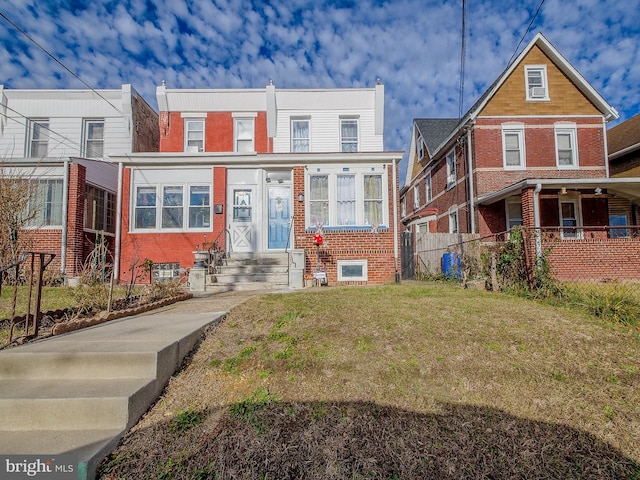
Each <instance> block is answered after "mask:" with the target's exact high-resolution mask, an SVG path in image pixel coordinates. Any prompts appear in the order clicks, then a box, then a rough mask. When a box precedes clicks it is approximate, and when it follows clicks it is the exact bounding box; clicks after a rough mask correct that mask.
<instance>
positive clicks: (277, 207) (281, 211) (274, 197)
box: [267, 185, 291, 249]
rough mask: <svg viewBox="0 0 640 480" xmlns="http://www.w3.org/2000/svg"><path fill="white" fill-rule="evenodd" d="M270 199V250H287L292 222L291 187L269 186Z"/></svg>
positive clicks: (268, 226)
mask: <svg viewBox="0 0 640 480" xmlns="http://www.w3.org/2000/svg"><path fill="white" fill-rule="evenodd" d="M268 198H269V219H268V225H267V229H268V232H269V234H268V237H269V239H268V248H270V249H271V248H274V249H279V248H280V249H283V248H287V247H288V246H289V233H290V220H291V207H290V205H291V187H290V186H289V185H269V187H268Z"/></svg>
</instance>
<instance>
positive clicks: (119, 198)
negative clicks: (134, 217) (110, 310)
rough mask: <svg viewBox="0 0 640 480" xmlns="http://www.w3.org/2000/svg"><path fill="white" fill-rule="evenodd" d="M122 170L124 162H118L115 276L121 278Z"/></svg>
mask: <svg viewBox="0 0 640 480" xmlns="http://www.w3.org/2000/svg"><path fill="white" fill-rule="evenodd" d="M122 171H123V164H122V162H118V194H117V197H116V219H117V222H116V245H115V252H114V260H113V263H114V265H113V278H115V279H116V281H117V280H118V278H120V240H121V237H122Z"/></svg>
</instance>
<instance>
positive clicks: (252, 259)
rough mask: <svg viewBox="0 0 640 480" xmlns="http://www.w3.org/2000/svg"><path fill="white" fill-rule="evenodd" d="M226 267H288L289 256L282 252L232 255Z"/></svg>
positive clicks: (228, 258) (227, 260)
mask: <svg viewBox="0 0 640 480" xmlns="http://www.w3.org/2000/svg"><path fill="white" fill-rule="evenodd" d="M225 264H226V265H236V264H242V265H288V264H289V254H288V253H282V252H261V253H232V254H231V255H229V257H227V258H226V262H225Z"/></svg>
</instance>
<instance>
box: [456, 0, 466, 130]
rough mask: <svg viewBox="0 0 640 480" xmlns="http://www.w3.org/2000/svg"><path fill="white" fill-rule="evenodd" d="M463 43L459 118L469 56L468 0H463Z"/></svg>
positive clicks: (460, 116)
mask: <svg viewBox="0 0 640 480" xmlns="http://www.w3.org/2000/svg"><path fill="white" fill-rule="evenodd" d="M461 35H462V45H461V47H460V96H459V98H458V118H462V112H463V110H462V107H463V106H464V68H465V57H466V56H467V40H466V38H467V2H466V0H462V32H461Z"/></svg>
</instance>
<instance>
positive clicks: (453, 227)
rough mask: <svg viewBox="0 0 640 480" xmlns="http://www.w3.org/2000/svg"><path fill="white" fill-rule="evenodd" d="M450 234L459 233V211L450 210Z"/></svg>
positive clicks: (455, 209)
mask: <svg viewBox="0 0 640 480" xmlns="http://www.w3.org/2000/svg"><path fill="white" fill-rule="evenodd" d="M449 233H458V209H457V208H454V209H451V210H449Z"/></svg>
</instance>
